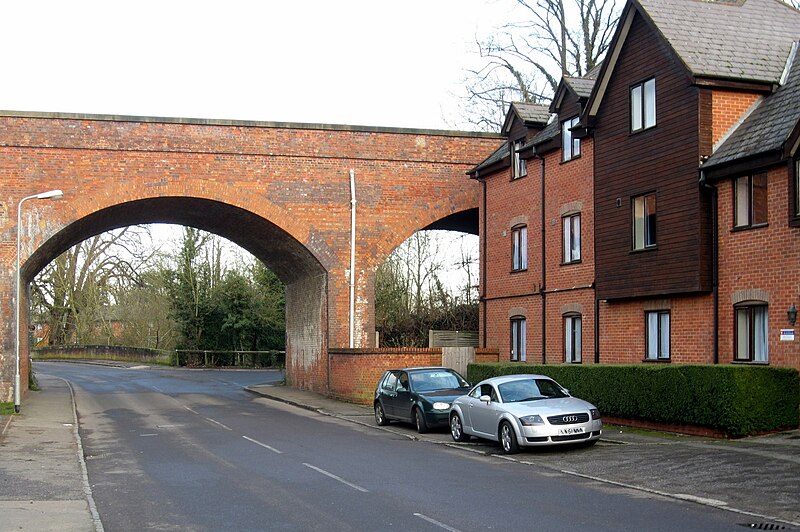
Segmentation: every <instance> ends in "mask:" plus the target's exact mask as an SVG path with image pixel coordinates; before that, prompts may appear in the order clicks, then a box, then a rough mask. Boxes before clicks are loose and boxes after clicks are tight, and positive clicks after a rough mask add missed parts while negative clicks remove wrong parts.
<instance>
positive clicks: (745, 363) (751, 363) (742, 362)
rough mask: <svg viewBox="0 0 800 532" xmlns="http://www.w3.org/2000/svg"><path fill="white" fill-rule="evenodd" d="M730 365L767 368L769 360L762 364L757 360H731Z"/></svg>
mask: <svg viewBox="0 0 800 532" xmlns="http://www.w3.org/2000/svg"><path fill="white" fill-rule="evenodd" d="M731 364H736V365H742V366H769V360H765V361H764V362H760V361H757V360H732V361H731Z"/></svg>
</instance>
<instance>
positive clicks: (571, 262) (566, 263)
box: [561, 259, 583, 266]
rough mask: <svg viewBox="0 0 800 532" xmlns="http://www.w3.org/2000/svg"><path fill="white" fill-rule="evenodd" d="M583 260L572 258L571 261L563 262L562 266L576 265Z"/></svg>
mask: <svg viewBox="0 0 800 532" xmlns="http://www.w3.org/2000/svg"><path fill="white" fill-rule="evenodd" d="M581 262H583V261H582V260H581V259H577V260H571V261H569V262H562V263H561V266H574V265H576V264H580V263H581Z"/></svg>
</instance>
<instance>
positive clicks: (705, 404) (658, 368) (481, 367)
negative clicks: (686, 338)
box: [467, 363, 800, 437]
mask: <svg viewBox="0 0 800 532" xmlns="http://www.w3.org/2000/svg"><path fill="white" fill-rule="evenodd" d="M513 373H537V374H542V375H547V376H548V377H551V378H553V379H555V380H556V381H558V382H559V383H560V384H561V385H562V386H564V387H565V388H567V389H569V390H570V393H571V394H573V395H575V396H576V397H580V398H581V399H585V400H587V401H589V402H591V403H593V404H595V405H596V406H597V408H598V409H599V410H600V412H601V413H602V414H604V415H607V416H613V417H619V418H625V419H639V420H646V421H653V422H659V423H676V424H687V425H696V426H701V427H709V428H712V429H717V430H720V431H723V432H725V433H726V434H728V435H729V436H731V437H741V436H746V435H749V434H756V433H761V432H768V431H773V430H779V429H786V428H796V427H797V426H798V424H800V373H798V372H797V370H795V369H788V368H773V367H763V366H733V365H719V366H705V365H679V364H668V365H667V364H664V365H631V366H627V365H624V366H623V365H552V366H549V365H546V366H541V365H538V366H536V365H530V364H520V363H516V364H513V363H500V364H470V365H469V368H468V370H467V378H468V379H469V381H470V382H472V383H477V382H478V381H480V380H483V379H485V378H488V377H493V376H496V375H509V374H513Z"/></svg>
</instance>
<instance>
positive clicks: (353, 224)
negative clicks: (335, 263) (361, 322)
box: [350, 168, 356, 349]
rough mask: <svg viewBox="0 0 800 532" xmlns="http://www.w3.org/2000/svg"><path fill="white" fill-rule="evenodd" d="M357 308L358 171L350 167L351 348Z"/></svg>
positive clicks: (353, 340)
mask: <svg viewBox="0 0 800 532" xmlns="http://www.w3.org/2000/svg"><path fill="white" fill-rule="evenodd" d="M355 310H356V172H355V170H353V169H352V168H351V169H350V349H353V347H355V330H354V328H355Z"/></svg>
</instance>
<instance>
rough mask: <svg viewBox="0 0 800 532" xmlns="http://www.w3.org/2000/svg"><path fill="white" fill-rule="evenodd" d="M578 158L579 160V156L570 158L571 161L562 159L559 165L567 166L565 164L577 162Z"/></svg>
mask: <svg viewBox="0 0 800 532" xmlns="http://www.w3.org/2000/svg"><path fill="white" fill-rule="evenodd" d="M580 158H581V156H580V155H576V156H574V157H572V158H571V159H562V160H561V162H560V163H559V164H567V163H571V162H572V161H577V160H578V159H580Z"/></svg>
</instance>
